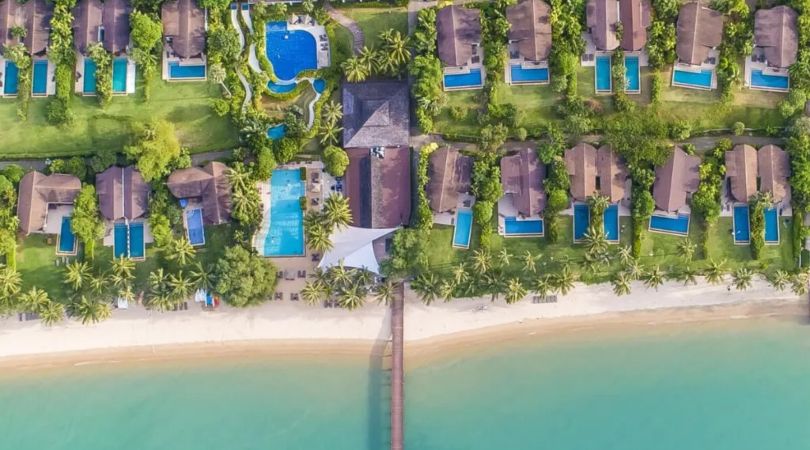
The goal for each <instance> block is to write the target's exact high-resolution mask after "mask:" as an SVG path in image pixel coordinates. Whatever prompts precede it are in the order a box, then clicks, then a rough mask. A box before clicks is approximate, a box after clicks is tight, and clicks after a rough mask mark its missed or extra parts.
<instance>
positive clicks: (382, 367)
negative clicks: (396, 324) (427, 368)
mask: <svg viewBox="0 0 810 450" xmlns="http://www.w3.org/2000/svg"><path fill="white" fill-rule="evenodd" d="M390 337H391V309H390V308H389V309H387V310H386V312H385V319H384V321H383V325H382V327H381V328H380V333H379V334H378V335H377V339H376V340H375V342H374V345H373V346H372V349H371V355H370V356H369V364H368V375H369V376H368V430H369V431H368V445H367V448H368V450H379V449H381V448H386V447H388V445H389V442H390V439H391V424H390V416H391V412H390V410H389V409H388V405H389V403H390V401H391V389H390V388H391V371H390V367H389V366H390V359H391V356H390V348H389V345H388V343H389V338H390Z"/></svg>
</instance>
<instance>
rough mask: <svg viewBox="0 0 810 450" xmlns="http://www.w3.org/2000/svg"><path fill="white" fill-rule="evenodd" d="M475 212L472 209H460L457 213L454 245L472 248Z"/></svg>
mask: <svg viewBox="0 0 810 450" xmlns="http://www.w3.org/2000/svg"><path fill="white" fill-rule="evenodd" d="M472 221H473V212H472V210H471V209H466V208H465V209H459V210H458V212H457V213H456V226H455V228H454V229H453V247H461V248H470V236H472Z"/></svg>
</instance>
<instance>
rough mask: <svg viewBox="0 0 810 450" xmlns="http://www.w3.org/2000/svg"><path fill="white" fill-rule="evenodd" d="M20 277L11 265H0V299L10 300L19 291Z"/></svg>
mask: <svg viewBox="0 0 810 450" xmlns="http://www.w3.org/2000/svg"><path fill="white" fill-rule="evenodd" d="M21 286H22V277H21V276H20V273H19V272H17V271H16V270H14V269H12V268H11V267H6V266H0V300H10V299H11V298H12V297H13V296H15V295H17V293H19V292H20V288H21Z"/></svg>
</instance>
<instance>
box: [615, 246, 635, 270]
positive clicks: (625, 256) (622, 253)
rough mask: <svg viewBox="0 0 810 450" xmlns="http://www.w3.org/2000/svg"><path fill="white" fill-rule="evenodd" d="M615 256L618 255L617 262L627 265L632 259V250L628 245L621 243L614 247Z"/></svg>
mask: <svg viewBox="0 0 810 450" xmlns="http://www.w3.org/2000/svg"><path fill="white" fill-rule="evenodd" d="M616 256H618V257H619V262H620V263H621V264H622V266H623V267H627V266H629V265H630V263H631V262H633V261H634V259H635V258H633V250H632V249H631V248H630V246H629V245H621V246H619V247H618V249H616Z"/></svg>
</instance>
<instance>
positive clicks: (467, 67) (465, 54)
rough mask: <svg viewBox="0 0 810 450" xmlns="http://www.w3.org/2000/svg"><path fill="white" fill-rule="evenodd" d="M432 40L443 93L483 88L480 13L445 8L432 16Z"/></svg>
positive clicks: (460, 7) (450, 7) (458, 8)
mask: <svg viewBox="0 0 810 450" xmlns="http://www.w3.org/2000/svg"><path fill="white" fill-rule="evenodd" d="M436 40H437V41H438V42H437V48H438V52H439V60H440V61H441V62H442V67H443V70H444V76H443V77H442V80H443V81H442V84H443V85H444V90H446V91H449V90H459V89H478V88H481V87H482V86H483V85H484V76H485V74H484V65H483V62H484V51H483V47H481V11H480V10H478V9H475V8H466V7H464V6H456V5H453V6H445V7H444V8H442V9H440V10H439V11H438V12H437V13H436Z"/></svg>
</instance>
